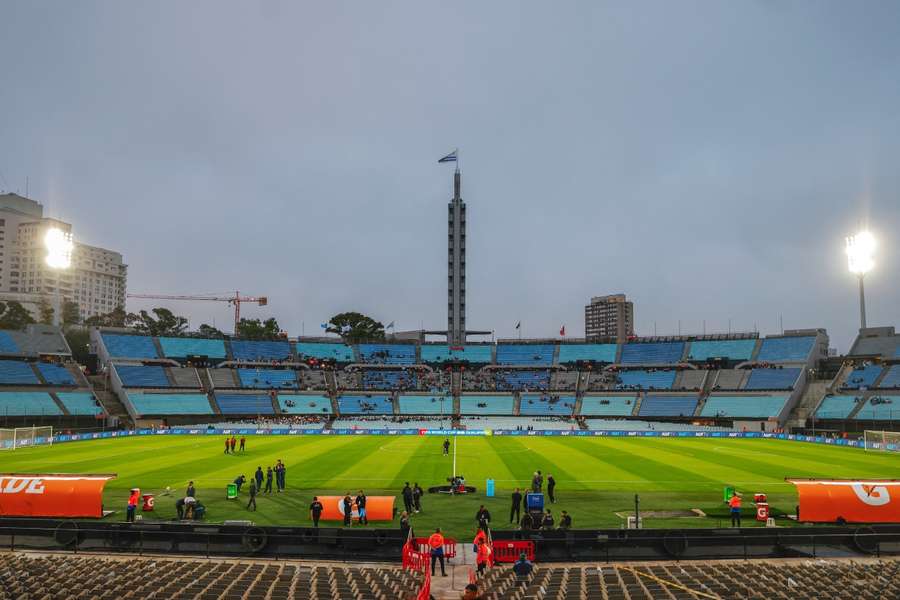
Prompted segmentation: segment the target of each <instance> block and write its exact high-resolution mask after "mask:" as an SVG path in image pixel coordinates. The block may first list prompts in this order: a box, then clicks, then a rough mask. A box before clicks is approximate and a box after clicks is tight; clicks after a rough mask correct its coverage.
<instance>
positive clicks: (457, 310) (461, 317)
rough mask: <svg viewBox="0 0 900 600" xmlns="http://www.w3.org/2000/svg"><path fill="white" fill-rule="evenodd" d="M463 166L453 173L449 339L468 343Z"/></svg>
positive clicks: (448, 242)
mask: <svg viewBox="0 0 900 600" xmlns="http://www.w3.org/2000/svg"><path fill="white" fill-rule="evenodd" d="M461 181H462V179H461V176H460V173H459V166H457V167H456V170H455V171H454V172H453V200H451V201H450V204H448V205H447V209H448V212H449V215H448V216H449V219H448V224H447V227H448V231H449V235H448V236H447V268H448V270H449V273H448V276H447V342H448V343H449V344H451V345H461V344H465V343H466V203H465V202H463V201H462V197H460V194H459V191H460V185H461Z"/></svg>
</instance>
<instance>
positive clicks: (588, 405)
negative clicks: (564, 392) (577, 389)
mask: <svg viewBox="0 0 900 600" xmlns="http://www.w3.org/2000/svg"><path fill="white" fill-rule="evenodd" d="M634 407H635V397H634V396H584V397H583V398H582V399H581V412H580V413H578V414H581V415H585V416H604V415H611V416H628V415H630V414H631V413H632V412H634Z"/></svg>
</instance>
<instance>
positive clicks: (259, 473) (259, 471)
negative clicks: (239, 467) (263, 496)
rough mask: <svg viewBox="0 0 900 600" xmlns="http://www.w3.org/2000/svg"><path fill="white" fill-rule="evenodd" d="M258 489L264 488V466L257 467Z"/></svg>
mask: <svg viewBox="0 0 900 600" xmlns="http://www.w3.org/2000/svg"><path fill="white" fill-rule="evenodd" d="M255 477H256V491H257V492H259V491H262V489H263V470H262V467H256V475H255Z"/></svg>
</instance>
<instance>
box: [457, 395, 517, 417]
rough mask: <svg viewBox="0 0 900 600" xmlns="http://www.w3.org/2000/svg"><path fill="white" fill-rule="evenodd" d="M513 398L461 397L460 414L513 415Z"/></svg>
mask: <svg viewBox="0 0 900 600" xmlns="http://www.w3.org/2000/svg"><path fill="white" fill-rule="evenodd" d="M514 406H515V399H514V398H513V397H512V396H460V398H459V413H460V414H463V415H512V414H513V408H514Z"/></svg>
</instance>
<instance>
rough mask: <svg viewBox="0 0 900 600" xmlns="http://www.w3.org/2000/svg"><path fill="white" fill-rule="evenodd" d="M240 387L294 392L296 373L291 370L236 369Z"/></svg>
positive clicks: (296, 385)
mask: <svg viewBox="0 0 900 600" xmlns="http://www.w3.org/2000/svg"><path fill="white" fill-rule="evenodd" d="M237 371H238V377H239V378H240V380H241V387H245V388H256V389H263V390H270V389H279V390H295V389H297V388H298V387H299V384H298V383H297V372H296V371H294V370H292V369H238V370H237Z"/></svg>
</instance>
